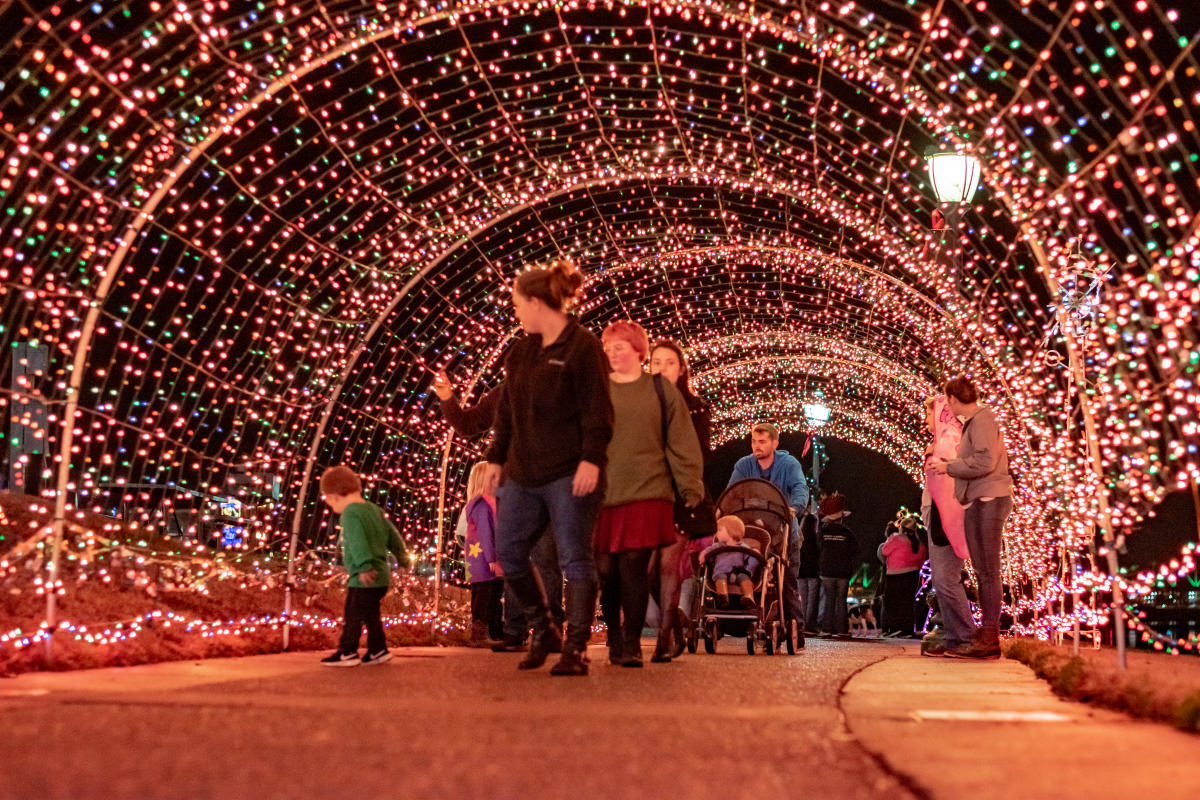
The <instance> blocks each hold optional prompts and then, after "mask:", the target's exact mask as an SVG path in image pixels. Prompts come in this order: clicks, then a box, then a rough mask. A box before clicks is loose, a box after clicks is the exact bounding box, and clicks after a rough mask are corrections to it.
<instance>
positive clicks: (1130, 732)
mask: <svg viewBox="0 0 1200 800" xmlns="http://www.w3.org/2000/svg"><path fill="white" fill-rule="evenodd" d="M397 656H398V657H397V658H396V659H394V660H393V661H392V662H390V663H388V664H384V665H381V666H378V667H356V668H353V669H329V668H325V667H321V666H320V665H318V664H317V659H318V658H319V657H320V654H314V653H290V654H283V655H276V656H261V657H256V658H243V659H224V660H211V661H203V662H179V663H171V664H159V665H149V666H143V667H131V668H124V669H105V670H92V671H83V672H75V673H58V674H36V675H25V676H22V677H20V678H17V679H13V680H6V681H0V730H3V738H2V740H0V741H3V745H0V746H2V747H3V751H4V755H3V758H2V759H0V762H3V765H2V767H0V796H2V797H30V796H37V797H38V798H55V797H63V798H91V797H104V798H110V797H139V798H159V797H162V798H205V797H212V798H223V799H225V798H241V797H247V798H274V797H279V798H284V797H287V798H307V797H322V798H324V797H331V796H335V797H336V796H349V797H353V798H356V800H358V799H360V798H394V797H402V798H410V797H420V798H460V797H461V798H475V797H478V798H488V799H489V800H502V799H503V798H541V797H549V798H570V800H583V798H593V797H596V798H604V799H605V800H613V799H614V798H642V797H645V798H676V797H679V798H722V800H727V799H728V798H747V799H749V798H754V799H755V800H762V799H763V798H870V799H871V800H879V799H880V798H887V799H888V800H890V799H891V798H910V797H947V798H950V797H956V798H958V797H970V798H988V797H1071V796H1080V797H1082V796H1084V795H1085V794H1086V796H1088V797H1090V798H1103V797H1114V798H1116V797H1128V796H1129V792H1130V789H1129V787H1130V786H1131V785H1133V784H1134V783H1136V784H1137V785H1138V787H1139V788H1140V789H1142V790H1145V789H1146V787H1147V784H1146V781H1147V779H1148V775H1149V772H1148V770H1150V769H1152V770H1153V776H1154V777H1153V783H1154V784H1155V785H1157V786H1160V787H1170V788H1171V790H1172V791H1174V790H1178V791H1179V794H1178V795H1177V796H1181V797H1183V796H1195V794H1196V792H1197V791H1200V775H1197V773H1196V771H1195V769H1187V764H1188V759H1189V758H1190V759H1192V760H1194V758H1195V754H1196V753H1197V752H1200V738H1196V737H1191V736H1188V735H1186V734H1182V733H1179V732H1176V731H1173V730H1171V729H1169V728H1165V727H1162V726H1153V725H1146V724H1138V723H1133V722H1131V721H1129V720H1127V719H1125V718H1124V717H1121V716H1120V715H1117V714H1112V713H1108V712H1096V711H1091V710H1089V709H1087V708H1086V707H1083V706H1078V705H1071V704H1068V703H1065V702H1061V701H1059V700H1057V699H1055V698H1054V697H1053V696H1051V695H1050V693H1049V692H1048V691H1047V690H1046V689H1045V687H1044V686H1043V685H1042V684H1041V682H1040V681H1038V680H1037V679H1036V678H1034V677H1033V675H1032V674H1031V673H1030V672H1029V671H1028V670H1027V669H1026V668H1025V667H1024V666H1022V665H1019V664H1016V663H1014V662H1004V661H1002V662H988V663H964V662H954V661H948V660H944V659H936V660H935V659H922V658H920V657H918V656H917V655H916V648H915V647H914V646H911V645H901V644H897V643H895V642H890V641H883V642H878V641H877V642H857V641H855V642H835V641H821V640H817V641H812V642H810V643H809V646H808V648H807V649H806V650H805V651H804V652H803V653H801V654H799V655H797V656H794V657H789V656H784V655H777V656H765V655H762V654H759V655H755V656H748V655H746V654H745V650H744V648H743V647H742V640H740V639H728V640H724V641H722V642H721V644H720V648H719V651H718V653H717V655H716V656H707V655H704V654H697V655H693V656H685V657H684V658H682V659H681V660H679V661H678V662H677V663H672V664H665V665H658V664H647V666H646V668H644V669H641V670H629V669H622V668H619V667H610V666H608V665H607V664H606V663H604V661H605V659H604V651H603V649H602V648H599V647H593V648H592V649H591V657H592V660H593V664H594V667H593V671H592V674H591V675H589V676H588V677H587V678H584V679H564V678H551V677H549V676H548V675H547V674H546V672H545V670H542V671H539V672H533V673H530V672H519V671H517V670H516V669H515V664H516V660H517V658H518V656H515V655H498V654H493V653H490V652H483V651H477V650H476V651H473V650H465V649H447V648H409V649H405V650H401V651H397ZM995 711H1002V712H1005V713H1008V714H1014V713H1019V714H1024V715H1028V714H1031V713H1033V714H1039V715H1042V716H1019V717H1010V720H1011V721H996V720H995V719H992V718H988V717H987V716H986V714H987V713H990V712H995ZM955 714H957V715H958V716H957V717H955V716H954V715H955ZM948 717H949V718H948ZM1118 748H1119V752H1120V756H1119V757H1116V756H1114V755H1113V753H1114V751H1115V749H1118ZM1131 765H1133V766H1132V768H1131ZM1122 772H1126V773H1128V776H1123V775H1122V774H1121V773H1122ZM1160 795H1161V793H1160ZM1161 796H1165V795H1161Z"/></svg>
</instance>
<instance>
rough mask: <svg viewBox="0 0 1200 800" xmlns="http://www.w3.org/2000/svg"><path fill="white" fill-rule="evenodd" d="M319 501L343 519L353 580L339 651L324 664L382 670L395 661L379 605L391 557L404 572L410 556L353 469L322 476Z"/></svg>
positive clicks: (346, 558)
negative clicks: (361, 650)
mask: <svg viewBox="0 0 1200 800" xmlns="http://www.w3.org/2000/svg"><path fill="white" fill-rule="evenodd" d="M321 496H322V497H323V498H324V500H325V503H326V505H328V506H329V508H330V509H332V510H333V513H335V514H340V515H341V518H342V519H341V522H342V564H343V565H344V566H345V567H346V572H347V573H349V575H350V581H349V586H348V587H347V589H346V611H345V621H344V624H343V627H342V638H341V641H340V642H338V649H337V651H336V652H334V653H333V654H332V655H330V656H328V657H326V658H323V659H321V663H322V664H324V665H325V666H327V667H356V666H358V665H359V664H382V663H383V662H385V661H387V660H388V659H390V658H391V657H392V654H391V653H389V652H388V649H387V639H386V638H385V637H384V633H383V619H382V618H381V617H380V615H379V603H380V602H381V601H382V600H383V596H384V595H385V594H387V590H388V582H389V579H390V577H391V570H390V569H389V568H388V560H387V555H388V551H391V552H392V553H394V554H395V555H396V560H397V562H399V564H400V566H402V567H406V566H408V564H409V557H408V550H407V548H405V546H404V540H403V539H401V538H400V534H399V533H398V532H397V531H396V527H395V526H394V525H392V523H391V522H389V521H388V519H387V517H385V516H384V515H383V511H382V510H380V508H379V506H377V505H375V504H374V503H368V502H367V501H366V500H364V499H363V496H362V480H361V479H360V478H359V477H358V475H357V474H356V473H355V472H354V471H353V470H351V469H350V468H349V467H330V468H329V469H327V470H325V472H324V473H323V474H322V475H321ZM364 624H365V625H366V626H367V654H366V655H365V656H363V657H362V658H361V659H360V658H359V657H358V639H359V637H360V636H361V635H362V628H363V625H364Z"/></svg>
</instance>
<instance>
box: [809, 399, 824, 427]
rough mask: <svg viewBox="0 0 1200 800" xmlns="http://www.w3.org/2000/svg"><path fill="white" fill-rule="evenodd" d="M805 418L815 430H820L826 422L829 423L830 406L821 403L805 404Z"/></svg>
mask: <svg viewBox="0 0 1200 800" xmlns="http://www.w3.org/2000/svg"><path fill="white" fill-rule="evenodd" d="M804 416H805V417H806V418H807V419H808V424H809V425H812V426H813V427H814V428H820V427H821V426H822V425H824V424H825V423H826V422H829V406H824V405H821V404H820V403H805V404H804Z"/></svg>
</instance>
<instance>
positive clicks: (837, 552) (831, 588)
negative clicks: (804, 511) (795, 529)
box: [817, 492, 859, 636]
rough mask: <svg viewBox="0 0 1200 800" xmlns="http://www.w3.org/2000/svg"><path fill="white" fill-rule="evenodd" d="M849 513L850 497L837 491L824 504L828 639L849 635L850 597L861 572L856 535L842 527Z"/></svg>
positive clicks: (823, 612) (823, 567)
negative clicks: (847, 499) (848, 614)
mask: <svg viewBox="0 0 1200 800" xmlns="http://www.w3.org/2000/svg"><path fill="white" fill-rule="evenodd" d="M848 513H849V512H847V511H846V498H845V497H844V496H843V495H841V494H839V493H838V492H834V493H833V494H830V495H827V496H826V497H825V499H824V500H822V501H821V507H820V514H821V524H820V526H819V527H818V528H817V535H818V536H820V537H821V562H820V568H819V571H820V573H821V632H822V634H823V635H825V636H843V635H845V634H847V633H849V630H850V627H849V621H848V620H847V618H846V613H847V608H846V606H847V603H846V599H847V594H848V592H849V588H850V578H851V577H853V575H854V571H855V570H856V569H858V564H859V555H858V540H857V539H856V538H855V536H854V532H853V531H851V530H850V529H849V528H847V527H846V526H845V525H844V524H842V520H844V519H845V518H846V515H847V514H848Z"/></svg>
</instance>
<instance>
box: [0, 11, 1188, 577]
mask: <svg viewBox="0 0 1200 800" xmlns="http://www.w3.org/2000/svg"><path fill="white" fill-rule="evenodd" d="M1178 5H1179V6H1180V8H1179V9H1178V10H1173V9H1172V8H1171V7H1170V4H1168V3H1164V2H1146V3H1137V4H1113V3H1093V2H1090V0H1089V1H1088V2H1084V1H1083V0H1078V1H1072V2H1066V1H1065V0H1050V1H1049V2H1043V3H1028V2H1024V0H1012V1H1011V2H1010V1H1009V0H981V1H979V2H971V3H967V2H962V1H961V0H940V1H939V2H936V3H912V2H899V1H898V0H897V1H896V2H892V1H891V0H882V1H881V2H873V3H865V4H864V3H854V2H846V3H819V2H800V3H795V2H788V3H783V2H740V3H734V2H728V3H725V2H716V1H715V0H707V2H699V1H691V0H678V1H677V2H629V3H617V2H608V3H584V2H578V1H572V2H532V1H531V2H516V3H505V2H473V3H472V2H461V3H444V4H439V5H436V6H435V5H432V4H428V3H424V2H422V3H406V2H405V3H394V2H393V3H382V2H381V3H367V2H357V1H352V0H342V1H340V2H313V1H311V0H296V2H289V3H281V2H274V0H271V1H270V2H261V3H248V4H243V3H235V2H192V1H191V0H181V2H172V3H160V2H149V3H140V2H137V3H106V2H101V3H95V4H90V3H74V2H64V3H60V4H58V5H54V6H52V7H45V8H42V7H36V6H35V5H31V4H25V3H11V4H7V5H6V6H5V7H4V10H3V12H2V13H3V20H4V26H3V27H4V29H5V30H8V31H10V32H11V31H16V34H15V35H13V36H12V38H11V39H10V40H9V42H8V43H7V44H6V46H5V53H6V59H5V62H4V64H3V65H2V66H0V70H2V72H0V75H2V81H3V83H2V85H3V95H4V99H3V100H2V101H0V109H2V119H0V122H2V126H3V127H2V134H0V147H2V148H3V151H4V174H3V177H2V178H0V191H2V192H3V197H4V208H5V213H4V216H3V217H2V218H0V226H3V248H4V249H3V256H2V258H3V267H2V274H0V279H2V280H3V292H4V295H3V301H4V320H5V322H4V326H3V336H4V338H5V339H6V340H7V342H8V343H9V345H10V346H7V347H5V348H4V351H3V352H4V358H5V361H6V363H5V365H4V366H5V368H6V370H7V369H9V368H11V371H12V374H14V376H15V377H14V382H13V385H12V386H11V387H10V388H9V390H8V391H7V392H6V393H5V398H6V400H5V402H6V403H7V406H8V408H9V409H10V410H11V412H12V414H11V416H12V417H13V423H12V424H13V430H14V431H17V429H18V428H19V429H20V430H19V435H18V434H17V433H14V438H13V443H12V445H11V455H12V460H13V466H14V467H15V468H16V471H17V472H20V473H22V479H23V480H33V479H36V478H38V477H39V476H40V478H41V484H42V490H43V491H44V493H45V494H47V495H48V496H51V497H54V498H55V499H56V500H58V501H59V503H60V507H59V511H60V512H61V513H62V514H68V513H70V511H71V510H72V509H73V508H75V507H78V508H93V509H96V510H104V509H106V508H108V507H111V506H112V505H113V504H115V503H117V502H119V501H120V499H121V498H128V500H129V502H131V503H133V504H135V505H137V504H138V498H139V497H140V496H145V497H147V498H148V497H149V495H150V494H151V493H154V492H155V491H157V490H153V488H147V487H155V486H157V487H170V488H169V489H168V490H166V491H167V493H168V494H169V493H170V492H172V491H173V492H176V493H179V494H181V495H182V494H184V493H199V494H202V495H208V496H220V497H225V496H228V497H235V498H241V499H242V500H243V501H244V502H246V503H248V504H252V505H254V504H257V505H260V506H262V508H263V509H264V511H263V512H262V514H261V515H260V516H259V517H257V518H256V519H255V522H254V523H253V524H254V526H255V527H254V530H253V535H254V536H262V537H263V538H264V539H265V540H270V541H277V540H279V539H281V538H285V537H286V536H287V535H288V534H290V533H291V532H292V530H293V529H295V530H296V531H298V532H299V534H300V537H301V542H302V544H303V543H305V542H309V543H314V544H321V543H322V537H324V536H326V535H327V532H328V529H329V528H328V524H327V523H328V518H327V517H326V516H324V512H323V511H322V510H321V509H320V508H319V506H320V503H319V499H318V497H317V495H316V492H315V491H314V490H313V487H312V483H313V477H314V475H315V474H318V473H319V471H320V469H322V468H323V467H324V466H327V465H331V464H337V463H343V462H344V463H350V464H353V465H355V466H356V467H357V468H359V469H361V470H362V471H363V472H364V474H365V475H366V476H367V478H368V483H369V484H370V486H371V491H372V496H373V497H374V498H375V499H377V500H378V501H380V502H381V503H382V504H383V505H385V506H387V507H388V509H389V510H390V511H391V512H392V513H393V514H394V515H395V516H396V517H397V519H398V521H399V522H401V524H402V526H403V528H404V530H405V531H406V533H407V534H408V535H409V536H410V538H412V539H414V540H422V541H424V542H426V543H427V544H429V546H430V547H432V543H433V542H435V541H436V540H437V536H438V532H439V526H441V528H442V529H443V530H444V529H445V528H446V527H447V526H448V524H449V523H448V520H447V519H445V518H444V515H443V513H442V511H443V509H444V508H447V507H453V506H455V505H456V504H457V502H458V501H459V500H460V499H461V495H462V490H463V484H464V482H465V480H464V476H465V470H466V469H467V468H468V467H469V465H470V463H471V462H472V461H473V460H474V459H476V458H477V457H478V454H479V445H478V443H476V442H470V441H462V440H459V439H455V438H448V437H449V436H450V433H449V430H448V428H447V426H446V425H445V424H444V422H443V421H442V419H441V417H440V415H439V413H438V409H437V406H436V402H435V399H434V397H433V395H432V393H431V391H430V385H431V381H432V370H434V369H437V368H447V369H449V370H450V372H451V374H452V376H453V378H454V381H455V383H456V387H457V389H458V391H459V392H460V394H461V395H463V396H464V397H466V398H468V399H469V398H471V397H477V396H478V395H479V393H480V392H482V391H483V390H484V389H485V388H487V387H490V386H493V385H495V384H496V383H497V382H498V381H499V380H500V379H501V374H500V364H501V357H502V355H503V353H504V351H505V348H506V347H507V345H508V344H509V342H511V340H512V337H513V336H515V335H517V331H516V330H515V321H514V319H513V316H512V314H511V312H510V309H509V306H508V298H507V288H506V287H507V285H508V283H509V282H510V281H511V279H512V277H513V275H514V274H516V272H518V271H519V270H520V269H522V268H524V267H526V266H528V265H531V264H537V263H540V262H543V261H545V260H547V259H549V258H551V257H554V256H557V255H566V256H568V257H570V258H571V259H573V260H574V261H575V262H576V263H577V264H578V265H579V266H580V267H581V268H582V269H583V271H584V272H585V274H586V275H587V276H588V281H589V282H588V284H587V287H586V290H585V296H584V299H583V301H582V303H581V304H580V306H579V308H578V314H579V316H580V318H581V320H582V321H583V322H584V324H586V325H587V326H589V327H590V328H592V329H593V330H598V329H599V328H601V327H603V326H604V325H605V324H607V323H608V322H610V321H613V320H615V319H623V318H629V319H634V320H637V321H639V322H641V323H642V324H643V325H645V326H646V327H647V329H648V330H649V331H650V332H651V334H652V335H653V336H655V337H670V338H675V339H678V340H679V341H680V342H681V343H682V344H683V346H684V349H685V350H686V352H687V354H688V356H689V358H690V359H691V362H692V364H693V368H694V371H695V374H696V387H697V389H698V391H699V392H700V393H701V394H702V395H703V396H704V397H705V398H706V399H708V400H709V401H711V402H712V403H713V407H714V417H715V427H716V432H717V436H718V439H719V440H722V441H725V440H729V439H731V438H733V437H736V436H739V435H744V433H745V430H746V427H747V425H748V424H749V423H750V422H752V421H754V420H756V419H759V418H770V419H773V420H776V421H778V422H780V423H781V424H782V425H783V426H784V427H785V428H787V429H792V430H804V428H805V425H806V423H805V421H804V415H803V412H802V408H803V405H804V403H805V402H811V401H812V399H813V398H814V397H816V396H818V395H819V396H821V397H823V398H824V402H826V403H827V404H828V405H830V407H831V408H832V412H833V414H832V419H831V421H830V423H829V425H828V427H827V428H826V429H825V432H826V434H828V435H832V436H835V437H839V438H843V439H846V440H849V441H852V442H856V443H859V444H861V445H864V446H866V447H868V448H871V449H874V450H877V451H878V452H880V453H882V454H884V455H885V456H887V457H888V458H889V459H891V460H893V461H894V462H895V463H896V464H898V465H899V466H901V467H902V468H903V469H905V470H907V471H908V472H909V473H910V474H913V475H914V477H915V476H917V475H918V473H919V465H920V459H921V454H922V453H923V451H924V447H925V433H924V431H923V418H922V414H921V412H920V405H921V402H922V400H923V398H924V397H925V396H927V395H929V394H931V393H933V392H935V391H937V388H938V386H939V384H940V382H941V381H943V380H944V379H945V378H946V377H948V376H950V375H953V374H957V373H965V374H968V375H971V376H973V377H974V378H975V379H976V380H977V381H978V382H979V384H980V385H981V386H982V387H983V390H984V392H985V394H986V395H987V397H988V399H989V401H990V402H992V403H993V404H994V405H995V406H996V408H997V410H998V414H999V417H1000V419H1001V422H1002V425H1003V428H1004V432H1005V436H1006V438H1007V442H1008V446H1009V450H1010V452H1011V453H1012V457H1013V458H1012V462H1013V472H1014V477H1015V480H1016V486H1017V498H1016V509H1017V510H1016V513H1015V514H1014V516H1013V518H1012V521H1011V523H1010V525H1009V529H1008V531H1007V537H1008V538H1007V549H1006V554H1007V559H1008V567H1009V573H1008V574H1010V575H1018V574H1019V575H1024V576H1026V577H1028V578H1031V579H1033V580H1034V581H1038V580H1044V579H1046V578H1048V577H1050V576H1052V575H1053V574H1055V573H1056V571H1058V570H1059V568H1060V559H1061V557H1062V554H1063V553H1065V552H1072V553H1074V552H1083V550H1084V549H1085V548H1086V547H1087V546H1088V545H1089V544H1091V543H1092V542H1093V541H1094V538H1095V535H1096V527H1097V525H1107V526H1111V528H1112V530H1113V532H1115V533H1117V534H1124V533H1128V532H1131V531H1132V530H1133V529H1134V528H1135V527H1136V526H1137V524H1138V522H1139V521H1140V520H1141V519H1142V517H1143V515H1144V514H1145V513H1146V512H1147V511H1148V509H1150V508H1151V507H1152V506H1153V505H1154V503H1155V502H1157V500H1158V499H1159V498H1160V497H1161V496H1162V495H1163V493H1164V492H1166V491H1169V490H1171V489H1175V488H1182V487H1186V486H1187V485H1188V484H1189V483H1192V482H1195V481H1196V479H1197V473H1198V469H1197V463H1198V460H1197V455H1196V445H1197V441H1198V438H1200V437H1198V429H1197V419H1196V408H1197V396H1198V395H1200V389H1198V388H1197V386H1196V382H1195V381H1196V369H1197V361H1196V355H1195V354H1196V351H1197V338H1198V337H1197V326H1196V323H1195V316H1196V309H1197V304H1198V303H1200V257H1198V256H1197V247H1198V245H1200V238H1198V227H1200V226H1198V223H1197V219H1198V218H1197V216H1196V212H1197V206H1200V186H1198V184H1197V176H1198V174H1200V173H1198V166H1197V158H1198V157H1200V135H1198V134H1197V132H1196V125H1195V116H1196V112H1197V106H1198V105H1200V78H1198V77H1197V72H1196V70H1197V55H1196V43H1197V30H1198V28H1197V23H1196V19H1195V14H1194V12H1193V11H1189V10H1187V9H1186V8H1182V7H1183V6H1186V5H1187V4H1186V3H1179V4H1178ZM933 146H936V147H939V148H949V149H954V150H958V151H961V152H964V153H968V154H970V155H973V156H974V157H976V158H977V159H978V160H979V162H980V163H981V165H982V182H981V188H980V191H979V192H978V194H976V196H975V197H974V198H973V200H972V201H971V203H970V204H969V205H968V206H966V207H964V208H962V209H961V214H960V215H959V217H960V219H959V222H958V225H957V227H956V228H951V229H948V230H947V229H934V228H933V226H932V225H931V219H932V217H933V214H934V212H935V208H936V206H937V202H936V200H935V198H934V196H933V193H932V190H931V187H930V185H929V181H928V178H927V173H926V167H925V161H924V154H925V152H926V149H927V148H929V147H933ZM1072 364H1074V365H1076V366H1077V369H1075V370H1072V369H1071V368H1070V366H1071V365H1072ZM1090 423H1094V425H1090ZM18 440H19V442H18ZM30 465H34V466H36V467H37V468H36V469H32V468H28V467H29V466H30ZM161 494H162V493H161V492H159V493H158V494H156V495H155V500H154V501H153V502H150V501H149V500H148V501H147V502H146V503H145V504H144V505H145V507H146V508H145V514H146V521H147V522H150V523H154V521H155V520H156V519H158V520H160V521H161V515H162V514H163V506H161V505H156V504H158V503H159V502H160V500H161V497H159V495H161ZM156 515H157V516H156Z"/></svg>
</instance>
